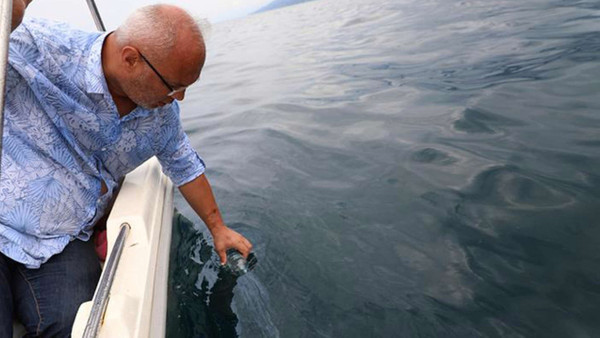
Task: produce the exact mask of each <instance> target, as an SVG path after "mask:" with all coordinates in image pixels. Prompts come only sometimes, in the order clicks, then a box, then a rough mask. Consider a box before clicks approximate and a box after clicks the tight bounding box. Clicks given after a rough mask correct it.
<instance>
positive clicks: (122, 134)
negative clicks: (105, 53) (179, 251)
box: [0, 19, 204, 268]
mask: <svg viewBox="0 0 600 338" xmlns="http://www.w3.org/2000/svg"><path fill="white" fill-rule="evenodd" d="M106 36H107V34H102V33H90V32H84V31H79V30H75V29H72V28H70V27H69V26H67V25H65V24H60V23H55V22H52V21H47V20H41V19H25V20H24V21H23V23H22V24H21V25H20V26H19V27H18V28H17V29H16V30H15V31H13V32H12V34H11V38H10V49H9V66H8V70H7V75H6V92H5V98H6V100H5V101H6V102H5V110H4V115H5V116H4V135H3V151H2V162H1V165H2V171H1V176H0V252H2V253H3V254H4V255H6V256H8V257H10V258H11V259H13V260H15V261H18V262H21V263H23V264H25V265H26V266H27V267H29V268H36V267H39V266H40V265H41V264H42V263H44V262H45V261H47V260H48V259H49V258H50V257H51V256H52V255H55V254H57V253H59V252H61V251H62V250H63V248H64V247H65V246H66V245H67V244H68V243H69V241H71V240H73V239H74V238H78V239H82V240H88V239H89V237H90V236H91V233H92V227H93V225H94V223H95V222H96V221H97V220H98V219H99V218H100V217H101V216H102V215H103V214H104V212H105V211H106V208H107V204H108V202H109V201H110V200H111V198H112V196H113V194H114V192H115V190H116V188H117V185H118V182H119V180H120V179H121V178H123V177H124V176H125V174H127V173H128V172H130V171H132V170H133V169H135V168H136V167H137V166H139V165H140V164H142V163H143V162H144V161H146V160H147V159H149V158H150V157H152V156H155V155H156V156H157V158H158V159H159V161H160V163H161V165H162V168H163V171H164V172H165V174H166V175H167V176H169V177H170V178H171V180H172V181H173V183H174V184H175V185H177V186H179V185H182V184H185V183H187V182H189V181H191V180H193V179H194V178H196V177H198V176H200V175H201V174H202V173H203V172H204V162H203V161H202V159H201V158H200V157H199V156H198V154H197V153H196V151H195V150H194V149H193V148H192V147H191V145H190V143H189V140H188V138H187V136H186V134H185V133H184V131H183V129H182V127H181V121H180V118H179V106H178V105H177V103H176V102H173V103H172V104H170V105H166V106H164V107H161V108H157V109H153V110H148V109H143V108H141V107H137V108H136V109H135V110H133V111H132V112H131V113H130V114H128V115H126V116H124V117H119V114H118V112H117V108H116V106H115V103H114V102H113V100H112V97H111V95H110V93H109V91H108V87H107V85H106V80H105V78H104V74H103V71H102V62H101V51H102V44H103V42H104V39H105V38H106ZM102 181H104V182H105V184H106V186H107V188H108V192H107V193H106V194H104V195H102V196H101V195H100V187H101V182H102Z"/></svg>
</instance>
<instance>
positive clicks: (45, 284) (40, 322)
mask: <svg viewBox="0 0 600 338" xmlns="http://www.w3.org/2000/svg"><path fill="white" fill-rule="evenodd" d="M99 278H100V263H99V261H98V257H97V256H96V252H95V251H94V246H93V243H92V241H89V242H83V241H80V240H74V241H72V242H71V243H69V244H68V245H67V247H66V248H65V249H64V250H63V252H61V253H60V254H58V255H55V256H53V257H51V258H50V259H49V260H48V261H47V262H46V263H44V264H42V266H41V267H40V268H39V269H27V268H25V267H24V266H23V265H22V264H20V263H17V262H15V261H13V260H11V259H10V258H8V257H6V256H4V255H3V254H1V253H0V337H8V338H11V337H12V325H13V318H17V319H18V320H19V321H20V322H21V323H23V326H25V329H26V330H27V335H26V337H70V335H71V327H72V326H73V321H74V320H75V315H76V314H77V310H78V308H79V305H80V304H81V303H83V302H86V301H89V300H91V299H92V297H93V295H94V290H95V289H96V284H97V283H98V279H99Z"/></svg>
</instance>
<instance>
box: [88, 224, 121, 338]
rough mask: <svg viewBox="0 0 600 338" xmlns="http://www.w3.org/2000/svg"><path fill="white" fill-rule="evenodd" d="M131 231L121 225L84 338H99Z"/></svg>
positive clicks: (105, 267) (105, 266) (97, 289)
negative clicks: (116, 274)
mask: <svg viewBox="0 0 600 338" xmlns="http://www.w3.org/2000/svg"><path fill="white" fill-rule="evenodd" d="M130 230H131V226H130V225H129V224H128V223H123V224H121V228H120V229H119V235H117V239H116V241H115V244H114V246H113V248H112V251H111V254H110V256H109V258H108V261H106V264H105V265H104V270H105V272H104V273H103V274H102V278H101V279H100V281H99V282H98V287H97V288H96V293H97V295H96V297H94V302H93V304H92V311H91V313H90V317H89V319H88V322H87V325H86V326H85V331H84V332H83V337H84V338H94V337H96V336H98V330H99V329H100V324H101V323H102V318H104V313H105V312H106V305H107V304H108V297H109V295H110V288H111V286H112V283H113V281H114V279H115V273H116V271H117V266H118V265H119V260H120V259H121V254H122V253H123V248H124V247H125V240H126V239H127V235H128V234H129V231H130Z"/></svg>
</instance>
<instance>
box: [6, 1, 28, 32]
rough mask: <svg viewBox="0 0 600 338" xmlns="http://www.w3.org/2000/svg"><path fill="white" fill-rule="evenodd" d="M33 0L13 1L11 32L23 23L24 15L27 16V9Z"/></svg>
mask: <svg viewBox="0 0 600 338" xmlns="http://www.w3.org/2000/svg"><path fill="white" fill-rule="evenodd" d="M31 1H32V0H13V7H12V20H11V21H12V22H11V28H10V31H11V32H12V31H14V30H15V28H17V27H18V26H19V25H20V24H21V21H23V15H25V8H27V6H28V5H29V3H30V2H31Z"/></svg>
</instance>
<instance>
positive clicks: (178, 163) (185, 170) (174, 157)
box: [156, 103, 205, 187]
mask: <svg viewBox="0 0 600 338" xmlns="http://www.w3.org/2000/svg"><path fill="white" fill-rule="evenodd" d="M172 106H173V109H172V112H171V114H173V115H172V116H170V117H171V118H169V120H170V123H168V124H169V126H163V128H164V129H166V130H171V131H172V132H171V133H170V134H171V135H169V137H167V142H166V145H165V146H164V148H163V149H162V150H161V151H160V152H159V153H158V154H157V155H156V157H157V158H158V161H159V162H160V164H161V166H162V170H163V172H164V173H165V175H167V176H169V178H170V179H171V181H173V184H175V185H176V186H178V187H179V186H182V185H184V184H186V183H188V182H190V181H192V180H193V179H195V178H197V177H199V176H200V175H202V174H203V173H204V170H205V165H204V161H203V160H202V158H201V157H200V155H198V153H197V152H196V150H195V149H194V148H193V147H192V145H191V144H190V140H189V138H188V137H187V135H186V134H185V132H184V131H183V128H182V126H181V120H180V118H179V105H177V103H174V104H173V105H172ZM163 131H164V130H163Z"/></svg>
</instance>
